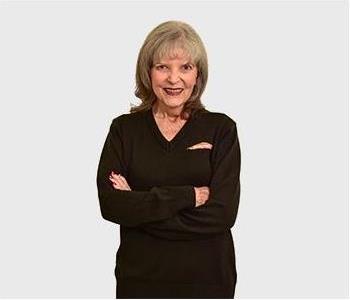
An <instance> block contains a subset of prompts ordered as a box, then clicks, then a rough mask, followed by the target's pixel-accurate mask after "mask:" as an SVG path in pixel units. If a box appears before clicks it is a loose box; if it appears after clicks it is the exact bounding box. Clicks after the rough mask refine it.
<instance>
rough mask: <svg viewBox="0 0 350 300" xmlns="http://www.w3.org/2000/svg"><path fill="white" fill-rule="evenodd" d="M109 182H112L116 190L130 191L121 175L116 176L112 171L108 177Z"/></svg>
mask: <svg viewBox="0 0 350 300" xmlns="http://www.w3.org/2000/svg"><path fill="white" fill-rule="evenodd" d="M109 180H110V181H112V184H113V187H114V188H115V189H116V190H123V191H131V188H130V187H129V184H128V182H127V181H126V179H125V178H124V177H123V176H122V175H120V174H119V175H117V174H116V173H114V172H113V171H112V172H111V175H109Z"/></svg>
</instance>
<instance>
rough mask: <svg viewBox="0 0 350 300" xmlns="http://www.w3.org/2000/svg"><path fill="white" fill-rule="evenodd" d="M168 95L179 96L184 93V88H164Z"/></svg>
mask: <svg viewBox="0 0 350 300" xmlns="http://www.w3.org/2000/svg"><path fill="white" fill-rule="evenodd" d="M163 90H164V91H165V92H166V94H167V95H169V96H178V95H180V94H181V93H182V91H183V89H182V88H176V89H174V88H164V89H163Z"/></svg>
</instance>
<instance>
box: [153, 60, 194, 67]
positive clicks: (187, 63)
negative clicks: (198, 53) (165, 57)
mask: <svg viewBox="0 0 350 300" xmlns="http://www.w3.org/2000/svg"><path fill="white" fill-rule="evenodd" d="M153 65H154V66H155V65H166V63H164V62H156V63H154V64H153ZM182 65H194V63H192V62H190V61H188V62H185V63H183V64H182Z"/></svg>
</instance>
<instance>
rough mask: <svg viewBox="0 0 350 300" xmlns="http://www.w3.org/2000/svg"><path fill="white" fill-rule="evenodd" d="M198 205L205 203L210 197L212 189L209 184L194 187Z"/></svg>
mask: <svg viewBox="0 0 350 300" xmlns="http://www.w3.org/2000/svg"><path fill="white" fill-rule="evenodd" d="M194 191H195V194H196V207H197V206H200V205H203V204H205V203H206V202H207V201H208V199H209V194H210V190H209V188H208V187H207V186H201V187H194Z"/></svg>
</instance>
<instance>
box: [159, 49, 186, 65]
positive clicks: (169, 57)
mask: <svg viewBox="0 0 350 300" xmlns="http://www.w3.org/2000/svg"><path fill="white" fill-rule="evenodd" d="M153 61H154V63H160V62H171V61H180V62H192V58H191V55H190V54H189V53H188V52H187V51H186V50H185V49H183V48H172V49H167V50H166V51H160V52H158V53H155V55H154V59H153Z"/></svg>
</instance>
